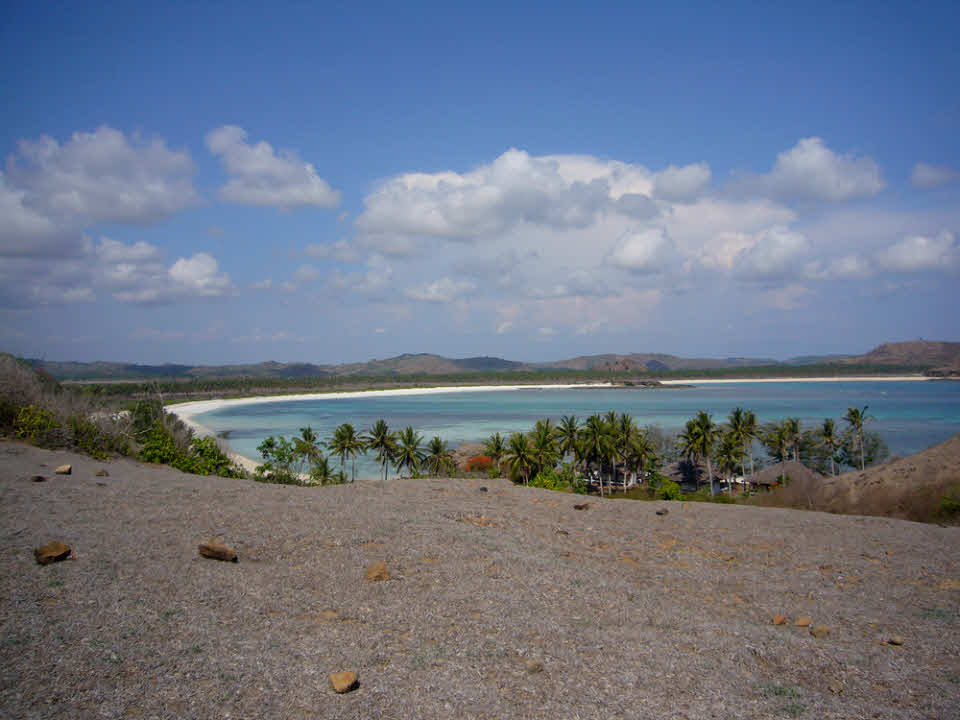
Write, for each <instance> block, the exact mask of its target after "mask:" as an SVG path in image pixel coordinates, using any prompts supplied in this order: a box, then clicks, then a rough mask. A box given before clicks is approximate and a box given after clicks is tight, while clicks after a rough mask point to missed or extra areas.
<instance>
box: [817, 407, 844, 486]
mask: <svg viewBox="0 0 960 720" xmlns="http://www.w3.org/2000/svg"><path fill="white" fill-rule="evenodd" d="M817 434H818V435H819V436H820V445H822V446H823V447H825V448H826V449H827V452H828V453H829V454H830V472H831V474H833V475H836V474H837V460H836V457H835V456H836V454H837V448H839V447H840V437H839V436H838V435H837V430H836V424H835V423H834V422H833V420H832V419H830V418H825V419H824V421H823V426H822V427H821V428H820V429H819V430H817Z"/></svg>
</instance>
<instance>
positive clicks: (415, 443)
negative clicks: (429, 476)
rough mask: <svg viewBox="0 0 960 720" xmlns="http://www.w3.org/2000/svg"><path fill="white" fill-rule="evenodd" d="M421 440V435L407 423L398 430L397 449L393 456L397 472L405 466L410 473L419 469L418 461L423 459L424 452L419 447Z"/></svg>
mask: <svg viewBox="0 0 960 720" xmlns="http://www.w3.org/2000/svg"><path fill="white" fill-rule="evenodd" d="M422 442H423V436H422V435H421V434H420V433H418V432H416V431H414V429H413V428H412V427H411V426H410V425H407V427H405V428H404V429H403V430H401V431H400V435H399V436H398V438H397V449H396V452H395V453H394V456H393V462H394V465H395V466H396V468H397V472H400V468H403V467H405V468H406V469H407V472H408V473H410V474H411V475H412V474H413V473H415V472H416V471H417V470H419V469H420V463H421V462H422V461H423V457H424V453H423V451H422V450H421V449H420V443H422Z"/></svg>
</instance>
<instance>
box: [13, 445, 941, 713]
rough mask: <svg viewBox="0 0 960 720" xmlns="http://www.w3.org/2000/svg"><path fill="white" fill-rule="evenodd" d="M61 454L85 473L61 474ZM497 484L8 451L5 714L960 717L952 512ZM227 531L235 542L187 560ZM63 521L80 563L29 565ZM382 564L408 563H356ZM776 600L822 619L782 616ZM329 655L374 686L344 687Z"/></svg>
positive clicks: (61, 530)
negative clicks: (323, 484) (830, 509)
mask: <svg viewBox="0 0 960 720" xmlns="http://www.w3.org/2000/svg"><path fill="white" fill-rule="evenodd" d="M62 461H69V462H72V463H73V464H74V468H75V469H74V474H73V475H72V476H70V477H57V476H52V468H53V466H54V465H56V464H58V463H60V462H62ZM100 467H106V468H107V469H108V470H109V473H110V476H109V477H105V478H98V477H95V475H94V473H95V471H96V470H97V469H99V468H100ZM35 473H42V474H45V475H48V476H50V479H49V480H48V481H47V482H44V483H33V482H29V481H27V480H25V479H24V478H25V476H29V475H33V474H35ZM482 484H483V485H485V486H486V487H488V492H483V491H481V489H480V486H481V483H480V482H476V481H465V480H418V481H396V482H391V483H390V484H389V485H387V486H386V487H381V485H380V484H379V483H377V482H369V483H368V482H362V483H358V484H356V485H354V486H340V487H330V488H295V487H278V486H268V485H259V484H257V483H254V482H252V481H237V480H226V479H221V478H202V477H195V476H190V475H184V474H182V473H180V472H178V471H176V470H171V469H169V468H162V467H154V466H147V465H142V464H138V463H135V462H132V461H126V460H117V461H113V462H110V463H105V464H104V463H99V462H96V461H93V460H90V459H89V458H84V457H80V456H76V455H71V454H69V453H63V452H49V451H43V450H38V449H34V448H29V447H26V446H23V445H20V444H16V443H0V538H2V552H0V638H2V642H0V716H3V717H16V718H26V717H29V718H94V717H97V718H120V717H124V718H174V717H195V718H214V717H233V718H239V717H243V718H256V717H264V718H267V717H269V718H281V717H282V718H453V717H456V718H533V717H543V718H613V717H628V718H723V719H726V718H730V719H733V718H771V717H804V718H948V717H957V716H958V714H960V617H958V606H960V530H958V529H956V528H942V527H938V526H935V525H922V524H916V523H910V522H904V521H900V520H891V519H886V518H868V517H847V516H838V515H829V514H823V513H813V512H800V511H794V510H780V509H764V508H752V507H736V506H714V505H705V504H689V505H680V504H679V503H672V504H668V503H644V502H629V501H610V500H605V501H600V500H595V499H591V500H590V507H589V509H587V510H585V511H577V510H575V509H574V508H573V504H574V502H575V501H576V499H575V498H573V497H572V496H569V495H563V494H555V493H550V492H548V491H542V490H532V489H524V488H522V487H514V486H512V485H510V484H509V483H507V482H505V481H487V482H484V483H482ZM666 506H669V511H670V512H669V514H668V515H666V516H663V517H658V516H657V515H656V514H655V510H657V509H658V508H661V507H666ZM212 537H220V538H222V539H223V540H224V541H226V542H227V543H229V544H231V545H233V546H234V547H236V548H237V550H238V551H239V553H240V562H239V563H238V564H225V563H219V562H216V561H212V560H204V559H201V558H199V557H198V556H197V543H198V542H200V541H203V540H206V539H208V538H212ZM51 539H61V540H64V541H66V542H67V543H69V544H70V545H71V546H72V547H73V548H74V555H73V558H72V559H70V560H67V561H65V562H61V563H57V564H55V565H50V566H46V567H41V566H38V565H37V564H35V562H34V560H33V556H32V549H33V548H34V547H35V546H37V545H39V544H41V543H43V542H46V541H48V540H51ZM378 560H385V561H386V562H387V564H388V565H389V567H390V569H391V571H392V573H393V579H392V580H390V581H387V582H377V583H371V582H366V581H365V580H364V568H365V567H366V566H367V565H368V564H370V563H372V562H375V561H378ZM777 613H784V614H786V615H787V616H789V617H790V618H791V619H793V618H796V617H797V616H799V615H809V616H810V617H811V618H812V619H813V622H814V623H815V624H824V625H827V626H829V627H830V629H831V634H830V635H829V637H826V638H824V639H816V638H814V637H812V636H811V635H810V634H809V632H808V631H807V630H805V629H802V628H799V627H795V626H794V625H793V624H792V623H791V624H790V625H787V626H783V627H775V626H773V625H771V623H770V619H771V617H772V616H774V615H775V614H777ZM893 635H901V636H903V639H904V644H903V646H901V647H895V646H891V645H888V644H884V641H885V640H887V639H889V638H890V637H891V636H893ZM528 661H529V662H528ZM341 669H355V670H357V671H359V673H360V679H361V687H360V689H359V690H357V691H356V692H354V693H351V694H349V695H345V696H336V695H334V694H333V693H332V692H331V691H330V690H329V689H328V684H327V675H328V673H330V672H334V671H338V670H341ZM538 670H539V671H538ZM831 688H832V689H831Z"/></svg>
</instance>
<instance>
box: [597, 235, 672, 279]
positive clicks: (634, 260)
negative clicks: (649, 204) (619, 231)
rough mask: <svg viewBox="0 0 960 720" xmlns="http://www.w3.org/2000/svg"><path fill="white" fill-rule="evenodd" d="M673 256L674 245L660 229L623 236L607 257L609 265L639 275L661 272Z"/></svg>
mask: <svg viewBox="0 0 960 720" xmlns="http://www.w3.org/2000/svg"><path fill="white" fill-rule="evenodd" d="M673 255H674V245H673V241H672V240H671V239H670V237H669V236H668V235H667V234H666V233H665V232H664V231H663V229H661V228H650V229H648V230H642V231H640V232H633V233H628V234H626V235H624V236H623V237H622V238H620V240H619V241H618V242H617V244H616V246H615V247H614V248H613V251H612V252H611V253H610V255H609V256H608V257H607V261H608V262H609V263H610V264H611V265H616V266H617V267H621V268H624V269H626V270H629V271H630V272H633V273H637V274H640V275H644V274H651V273H658V272H662V271H663V270H665V269H666V267H667V265H668V264H669V262H670V260H671V258H672V257H673Z"/></svg>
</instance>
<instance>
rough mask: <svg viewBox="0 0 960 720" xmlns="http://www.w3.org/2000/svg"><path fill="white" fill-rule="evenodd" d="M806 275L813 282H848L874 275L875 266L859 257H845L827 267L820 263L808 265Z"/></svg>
mask: <svg viewBox="0 0 960 720" xmlns="http://www.w3.org/2000/svg"><path fill="white" fill-rule="evenodd" d="M805 274H806V276H807V277H808V278H810V279H812V280H848V279H853V278H865V277H869V276H870V275H872V274H873V266H872V265H871V264H870V262H869V261H868V260H866V259H864V258H862V257H859V256H857V255H844V256H843V257H839V258H834V259H833V260H831V261H830V262H829V263H827V264H826V265H824V264H823V263H821V262H819V261H814V262H812V263H808V264H807V265H806V269H805Z"/></svg>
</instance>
